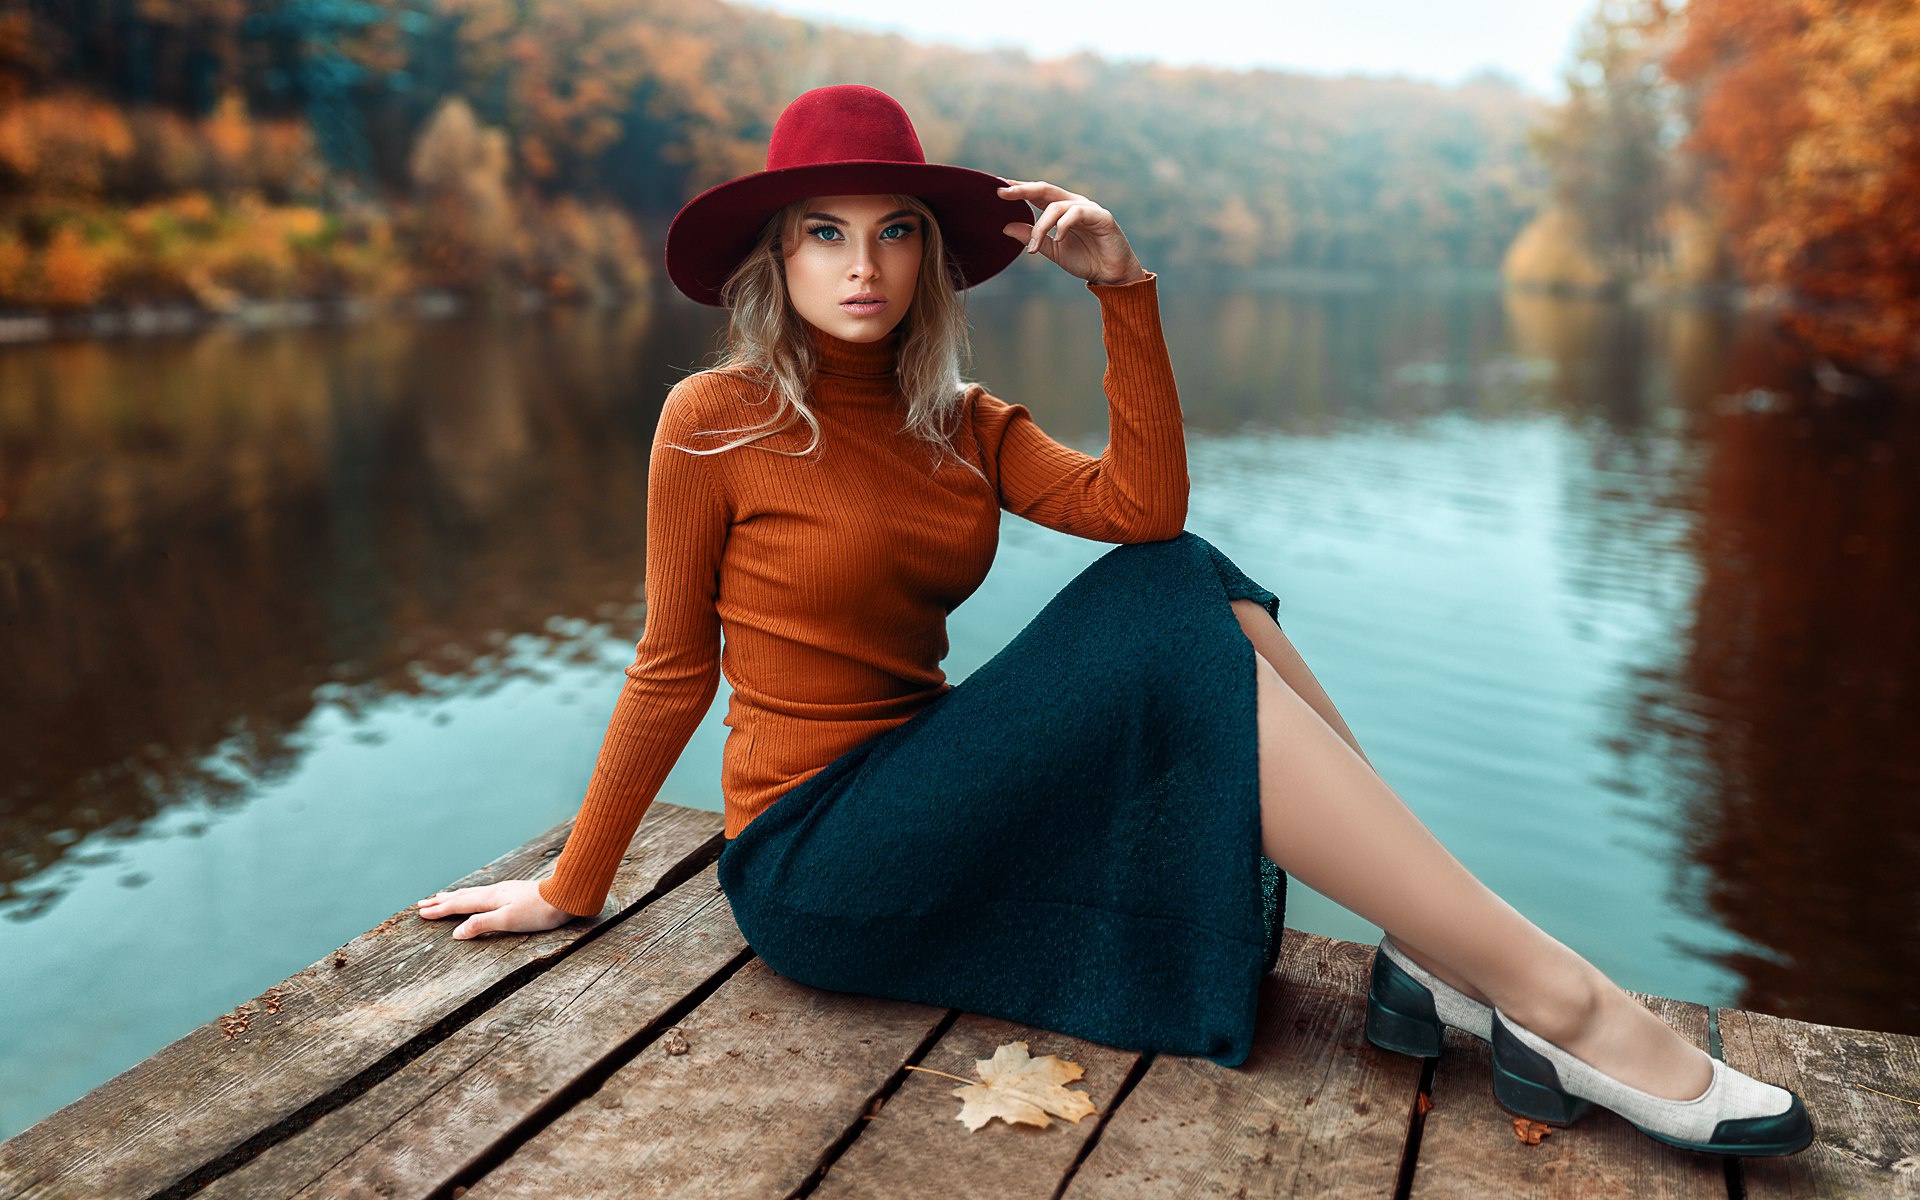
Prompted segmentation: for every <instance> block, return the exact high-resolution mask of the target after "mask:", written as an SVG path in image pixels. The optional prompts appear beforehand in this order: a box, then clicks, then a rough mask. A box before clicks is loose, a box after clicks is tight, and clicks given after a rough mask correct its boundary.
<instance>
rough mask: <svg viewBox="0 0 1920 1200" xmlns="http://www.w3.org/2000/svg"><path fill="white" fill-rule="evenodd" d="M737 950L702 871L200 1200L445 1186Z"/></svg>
mask: <svg viewBox="0 0 1920 1200" xmlns="http://www.w3.org/2000/svg"><path fill="white" fill-rule="evenodd" d="M516 936H517V935H516ZM745 953H746V941H745V939H744V938H742V937H741V935H740V930H739V928H738V927H737V926H736V925H735V924H734V922H733V914H732V911H731V909H729V907H728V906H727V901H726V897H725V896H723V895H722V894H721V892H720V885H719V881H718V879H717V876H716V872H715V868H714V866H713V865H712V864H709V865H708V866H707V867H706V868H705V869H704V870H703V871H701V872H700V873H699V874H698V875H695V876H693V877H692V878H691V879H689V880H687V881H686V882H684V883H682V884H681V885H680V886H679V887H677V888H675V889H674V890H673V891H671V892H670V893H668V894H667V895H666V896H664V897H662V898H661V899H659V900H656V901H654V902H653V903H652V904H649V905H647V906H646V907H645V908H643V909H641V910H640V911H639V912H638V913H635V914H634V915H632V916H631V917H629V918H627V919H626V920H624V921H621V922H620V923H618V924H616V925H614V926H612V927H611V928H609V929H607V930H605V931H604V932H603V933H601V935H600V936H599V937H597V938H595V939H594V940H593V941H592V942H590V943H588V944H587V945H585V946H583V947H581V948H580V949H579V950H578V951H576V952H575V953H573V954H571V955H569V956H567V958H566V960H565V961H563V962H561V963H559V964H558V965H557V966H555V967H554V968H553V969H552V970H550V971H548V972H547V973H546V974H544V975H542V976H541V977H540V978H539V979H536V980H534V981H533V982H531V983H529V984H527V985H526V986H525V987H523V988H521V989H520V990H519V991H517V992H515V993H514V994H513V995H511V996H508V997H507V998H505V999H504V1000H502V1001H501V1002H500V1003H499V1004H498V1005H496V1006H494V1007H493V1008H492V1009H490V1010H488V1011H487V1012H486V1013H485V1014H484V1015H482V1016H481V1017H479V1018H478V1019H476V1020H474V1021H473V1022H472V1023H471V1024H469V1025H467V1026H465V1027H464V1028H462V1029H460V1030H458V1031H457V1032H455V1033H454V1034H452V1035H451V1036H450V1037H448V1038H447V1039H446V1040H445V1041H443V1042H441V1043H440V1044H439V1045H437V1046H435V1047H433V1048H432V1049H431V1050H429V1051H427V1052H426V1053H425V1054H423V1055H421V1056H420V1057H419V1058H417V1059H415V1060H414V1061H413V1062H410V1063H408V1064H407V1065H406V1066H405V1067H403V1068H402V1069H401V1070H400V1071H398V1072H396V1073H395V1074H394V1075H392V1076H390V1077H389V1078H387V1079H384V1080H382V1081H381V1082H380V1083H379V1084H377V1085H375V1086H374V1087H373V1088H372V1089H370V1090H369V1091H367V1092H366V1093H365V1094H364V1095H362V1096H359V1097H358V1098H356V1099H355V1100H354V1101H353V1102H352V1103H351V1104H348V1105H347V1106H346V1107H344V1108H341V1109H338V1110H336V1111H334V1112H331V1113H328V1114H327V1115H326V1116H325V1117H323V1118H322V1119H321V1120H319V1121H318V1122H316V1123H315V1124H314V1125H313V1126H312V1127H311V1128H309V1129H307V1130H305V1131H303V1132H302V1133H300V1134H299V1135H298V1136H296V1137H293V1138H290V1139H288V1140H287V1141H285V1142H282V1143H281V1144H279V1145H277V1146H275V1147H273V1149H271V1150H269V1151H267V1152H266V1153H265V1154H262V1155H261V1156H260V1157H259V1158H257V1159H255V1160H254V1161H252V1162H251V1163H248V1164H247V1165H246V1166H245V1167H243V1168H241V1169H240V1170H237V1171H235V1172H233V1173H232V1174H230V1175H227V1176H226V1177H224V1178H222V1179H220V1180H219V1181H217V1182H216V1183H214V1184H213V1186H211V1187H209V1188H207V1189H206V1190H205V1191H203V1192H202V1193H200V1195H201V1196H202V1197H204V1198H205V1200H229V1198H231V1200H254V1198H256V1197H264V1196H295V1195H298V1196H302V1197H315V1198H318V1197H333V1196H360V1195H365V1196H380V1197H384V1198H387V1200H400V1198H402V1197H408V1196H427V1195H431V1194H433V1193H434V1192H435V1191H437V1190H439V1189H441V1188H442V1187H450V1186H451V1185H453V1184H454V1183H455V1182H457V1181H458V1179H459V1177H460V1176H461V1174H462V1172H463V1171H466V1170H468V1169H469V1168H470V1167H471V1166H472V1165H473V1164H474V1163H475V1162H476V1161H478V1160H482V1159H484V1158H485V1157H486V1155H487V1154H488V1152H489V1148H490V1147H491V1146H492V1145H494V1144H495V1143H496V1142H499V1141H500V1140H502V1139H503V1138H506V1137H508V1136H509V1135H511V1134H512V1133H513V1132H514V1131H515V1130H516V1129H518V1128H520V1127H521V1126H522V1125H523V1124H524V1123H526V1122H528V1121H530V1120H532V1121H537V1120H538V1114H539V1113H540V1112H541V1111H542V1110H543V1109H544V1108H546V1107H547V1106H549V1105H550V1104H553V1103H554V1102H555V1098H556V1097H557V1096H560V1095H561V1094H562V1093H564V1092H565V1091H566V1090H567V1089H568V1088H570V1087H571V1086H573V1085H574V1084H575V1083H576V1082H577V1081H578V1080H580V1079H581V1078H582V1076H584V1075H586V1074H587V1073H588V1072H590V1071H591V1070H593V1068H594V1067H595V1066H596V1065H597V1064H599V1063H601V1062H602V1061H603V1060H605V1059H607V1058H608V1057H609V1056H610V1055H614V1054H616V1053H620V1052H622V1051H623V1048H625V1047H629V1046H630V1045H631V1044H632V1043H633V1042H634V1041H635V1040H636V1039H644V1038H646V1037H648V1036H649V1035H650V1031H652V1030H654V1028H655V1026H656V1025H657V1024H658V1023H659V1022H660V1021H661V1020H662V1019H663V1018H664V1017H665V1016H666V1015H667V1014H668V1013H670V1012H671V1010H672V1009H673V1008H674V1006H675V1005H677V1004H679V1003H680V1002H681V1001H682V1000H683V999H685V998H686V997H687V995H688V994H689V993H691V992H695V991H698V990H699V989H700V987H701V986H702V985H704V984H707V983H708V982H710V981H711V980H713V979H714V978H715V977H716V976H719V975H722V974H724V973H725V972H726V971H727V970H728V969H730V968H731V967H732V966H733V965H734V964H735V963H736V962H737V961H738V960H739V958H740V957H741V956H742V955H743V954H745ZM627 1052H630V1050H629V1051H627ZM563 1102H564V1101H563Z"/></svg>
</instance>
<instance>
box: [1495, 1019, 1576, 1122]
mask: <svg viewBox="0 0 1920 1200" xmlns="http://www.w3.org/2000/svg"><path fill="white" fill-rule="evenodd" d="M1492 1066H1493V1098H1494V1099H1495V1100H1498V1101H1499V1102H1500V1106H1501V1107H1502V1108H1505V1109H1506V1110H1507V1111H1508V1112H1511V1113H1513V1114H1515V1115H1516V1116H1522V1117H1526V1118H1528V1119H1529V1120H1534V1121H1545V1122H1546V1123H1547V1124H1549V1125H1571V1124H1573V1123H1574V1122H1575V1121H1578V1120H1579V1119H1580V1118H1581V1117H1583V1116H1585V1115H1586V1113H1587V1110H1588V1109H1590V1108H1592V1107H1593V1101H1591V1100H1588V1099H1587V1098H1586V1097H1584V1096H1575V1095H1573V1094H1572V1093H1570V1092H1568V1091H1566V1090H1565V1089H1563V1088H1562V1087H1561V1086H1560V1072H1559V1071H1557V1070H1555V1069H1554V1065H1553V1063H1552V1062H1551V1061H1549V1060H1548V1059H1547V1057H1546V1056H1545V1055H1543V1054H1541V1053H1539V1052H1538V1051H1536V1050H1535V1049H1534V1048H1533V1047H1531V1046H1529V1045H1527V1044H1526V1043H1525V1042H1522V1041H1521V1040H1520V1039H1519V1038H1516V1037H1514V1036H1513V1034H1512V1033H1511V1032H1510V1031H1509V1030H1508V1029H1507V1027H1506V1025H1505V1024H1504V1023H1503V1022H1502V1021H1501V1020H1500V1016H1499V1014H1498V1013H1495V1014H1494V1018H1493V1057H1492Z"/></svg>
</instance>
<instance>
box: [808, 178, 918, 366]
mask: <svg viewBox="0 0 1920 1200" xmlns="http://www.w3.org/2000/svg"><path fill="white" fill-rule="evenodd" d="M803 216H804V218H805V219H804V220H802V221H801V223H800V237H799V241H798V244H796V245H794V246H790V247H786V260H787V295H788V297H789V298H790V300H791V302H792V304H793V307H794V309H795V311H797V312H798V313H799V314H800V315H801V316H802V317H805V318H806V319H807V320H808V321H809V322H810V323H812V324H813V325H814V326H815V327H816V328H819V329H823V330H825V331H826V332H828V333H831V334H832V335H834V336H835V337H837V338H841V339H843V340H845V341H849V342H873V341H878V340H880V339H881V338H883V337H886V336H887V335H888V334H889V333H892V332H893V328H894V326H896V325H898V324H899V323H900V318H902V317H904V316H906V315H907V307H908V306H909V305H910V304H911V303H912V302H913V295H914V288H915V287H916V286H917V285H918V284H919V282H920V254H921V249H922V247H923V245H924V239H925V237H926V231H925V230H924V229H922V228H921V227H920V226H921V218H920V216H919V215H918V214H916V213H913V212H910V211H908V210H906V209H903V208H898V207H896V206H895V205H894V204H892V203H890V202H889V201H888V199H887V197H885V196H878V195H869V196H821V197H817V198H816V199H814V200H813V201H812V202H811V203H809V204H808V205H807V206H806V208H805V211H804V213H803ZM856 296H860V297H866V296H877V297H880V298H881V300H882V301H883V302H882V303H880V304H878V305H873V304H866V305H852V304H848V303H847V301H849V300H851V299H853V298H854V297H856Z"/></svg>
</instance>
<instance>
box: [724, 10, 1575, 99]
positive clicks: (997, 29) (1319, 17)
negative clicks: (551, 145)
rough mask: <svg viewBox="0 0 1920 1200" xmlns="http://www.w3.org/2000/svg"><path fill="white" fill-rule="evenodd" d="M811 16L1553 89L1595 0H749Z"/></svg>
mask: <svg viewBox="0 0 1920 1200" xmlns="http://www.w3.org/2000/svg"><path fill="white" fill-rule="evenodd" d="M748 2H749V3H751V4H752V6H753V7H757V8H769V9H773V10H775V11H778V12H782V13H788V14H790V15H793V16H798V17H806V18H808V19H810V20H815V21H822V22H831V23H834V24H840V25H847V26H852V27H856V28H862V29H873V30H883V31H887V32H893V33H899V34H901V35H903V36H905V37H909V38H913V39H915V40H916V41H928V42H947V43H952V44H957V45H962V46H970V47H975V48H979V49H986V48H988V47H991V46H996V45H1000V46H1015V47H1018V48H1019V49H1021V50H1024V51H1026V52H1027V54H1029V55H1030V56H1032V57H1034V58H1060V57H1064V56H1066V55H1070V54H1074V53H1077V52H1079V51H1080V50H1083V49H1085V50H1092V51H1093V52H1095V53H1096V54H1099V55H1101V56H1102V57H1105V58H1111V59H1142V58H1151V59H1156V60H1158V61H1160V62H1164V63H1169V64H1172V65H1176V66H1188V65H1198V64H1207V65H1211V66H1220V67H1229V68H1234V69H1239V70H1246V69H1250V68H1253V67H1256V66H1259V67H1272V68H1280V69H1284V70H1290V71H1303V72H1308V73H1311V74H1315V75H1342V74H1347V73H1356V74H1363V75H1379V76H1388V75H1395V74H1399V75H1406V76H1410V77H1412V78H1415V79H1422V80H1430V81H1433V82H1436V83H1442V84H1454V83H1458V82H1460V80H1461V79H1463V78H1465V77H1466V76H1468V75H1471V74H1473V73H1474V72H1475V71H1478V70H1480V69H1482V68H1485V67H1493V68H1495V69H1496V70H1499V71H1500V72H1502V73H1504V74H1506V75H1510V76H1512V77H1513V78H1514V79H1516V80H1517V81H1518V82H1519V85H1520V86H1521V87H1523V88H1525V89H1526V90H1527V91H1530V92H1533V93H1535V94H1536V95H1539V96H1543V97H1546V98H1548V99H1550V100H1560V99H1564V98H1565V95H1566V89H1565V87H1564V86H1563V85H1562V84H1561V82H1560V78H1559V76H1560V72H1561V71H1562V70H1563V69H1564V68H1565V66H1566V64H1567V62H1568V61H1569V59H1570V58H1571V57H1572V54H1573V48H1574V43H1575V37H1576V35H1577V33H1578V31H1579V28H1580V26H1581V24H1582V23H1583V22H1584V21H1585V20H1586V17H1587V15H1588V14H1589V13H1590V12H1591V11H1592V10H1593V8H1594V7H1595V5H1596V3H1597V2H1598V0H1443V2H1438V3H1436V2H1435V0H1344V2H1329V0H1180V3H1178V4H1177V5H1162V4H1144V3H1139V2H1138V0H1120V2H1118V3H1115V2H1114V0H1106V2H1105V3H1101V4H1094V3H1087V2H1085V0H1080V2H1073V0H1069V2H1068V3H1054V4H1033V3H1030V2H1029V3H1015V2H1014V0H969V2H968V3H965V4H952V5H947V4H933V3H926V2H924V0H922V2H920V3H913V2H911V0H907V2H903V0H748Z"/></svg>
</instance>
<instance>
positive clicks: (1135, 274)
mask: <svg viewBox="0 0 1920 1200" xmlns="http://www.w3.org/2000/svg"><path fill="white" fill-rule="evenodd" d="M1151 274H1152V272H1151V271H1149V270H1147V269H1146V268H1145V267H1143V266H1141V265H1140V263H1139V262H1138V261H1135V262H1134V264H1133V266H1132V267H1131V268H1129V269H1128V270H1125V271H1122V272H1121V273H1120V275H1119V277H1118V278H1116V279H1089V280H1087V282H1088V283H1090V284H1092V285H1093V286H1095V287H1119V286H1121V285H1122V284H1128V283H1139V282H1140V281H1141V280H1142V279H1145V278H1146V277H1147V276H1148V275H1151Z"/></svg>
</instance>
